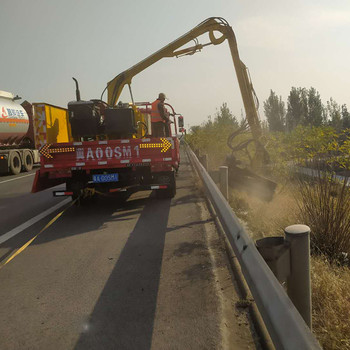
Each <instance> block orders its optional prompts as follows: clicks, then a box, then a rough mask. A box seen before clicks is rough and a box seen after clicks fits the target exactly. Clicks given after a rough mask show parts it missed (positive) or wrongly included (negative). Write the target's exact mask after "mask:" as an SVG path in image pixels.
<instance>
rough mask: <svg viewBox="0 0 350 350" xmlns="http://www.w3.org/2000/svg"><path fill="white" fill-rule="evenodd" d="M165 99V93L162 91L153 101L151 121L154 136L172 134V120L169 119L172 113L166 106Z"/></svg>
mask: <svg viewBox="0 0 350 350" xmlns="http://www.w3.org/2000/svg"><path fill="white" fill-rule="evenodd" d="M165 99H166V96H165V94H163V93H162V92H161V93H160V94H159V95H158V98H157V99H156V100H155V101H154V102H152V111H151V122H152V136H153V137H165V136H170V123H171V121H170V119H169V116H170V114H169V112H168V111H167V109H166V108H165V106H164V101H165Z"/></svg>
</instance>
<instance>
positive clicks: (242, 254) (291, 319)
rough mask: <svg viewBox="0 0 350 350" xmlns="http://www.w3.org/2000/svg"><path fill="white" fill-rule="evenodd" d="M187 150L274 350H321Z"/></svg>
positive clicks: (221, 197)
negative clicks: (238, 264)
mask: <svg viewBox="0 0 350 350" xmlns="http://www.w3.org/2000/svg"><path fill="white" fill-rule="evenodd" d="M186 148H187V151H188V155H189V157H190V159H191V161H192V163H193V165H194V166H195V168H196V170H197V172H198V174H199V176H200V178H201V179H202V181H203V183H204V185H205V187H206V190H207V194H208V196H209V199H210V201H211V202H212V205H213V207H214V208H215V211H216V214H217V215H218V218H219V220H220V222H221V225H222V227H223V229H224V231H225V233H226V235H227V238H228V240H229V242H230V244H231V246H232V248H233V250H234V252H235V255H236V257H237V259H238V261H239V263H240V265H241V269H242V272H243V275H244V277H245V279H246V281H247V284H248V286H249V289H250V291H251V293H252V295H253V297H254V300H255V302H256V304H257V307H258V309H259V312H260V314H261V316H262V318H263V320H264V323H265V325H266V328H267V330H268V332H269V334H270V337H271V339H272V341H273V343H274V346H275V347H276V349H288V350H289V349H290V350H304V349H305V350H309V349H321V347H320V345H319V343H318V342H317V340H316V338H315V336H314V335H313V334H312V332H311V331H310V329H309V328H308V326H307V325H306V323H305V322H304V320H303V318H302V317H301V315H300V314H299V312H298V311H297V309H296V308H295V306H294V305H293V303H292V302H291V300H290V299H289V298H288V296H287V294H286V292H285V291H284V289H283V287H282V286H281V285H280V283H279V282H278V280H277V279H276V277H275V276H274V274H273V273H272V271H271V270H270V268H269V267H268V265H267V264H266V262H265V261H264V259H263V258H262V256H261V255H260V253H259V252H258V250H257V249H256V247H255V244H254V242H253V241H252V239H251V238H250V237H249V235H248V234H247V233H246V232H245V230H244V228H243V227H242V226H241V224H240V223H239V221H238V218H237V217H236V215H235V214H234V213H233V211H232V209H231V207H230V205H229V203H228V202H227V201H226V199H225V197H224V196H223V195H222V193H221V192H220V190H219V189H218V187H217V186H216V184H215V183H214V181H213V180H212V178H211V177H210V175H209V174H208V173H207V171H206V170H205V168H204V167H203V166H202V164H201V163H200V162H199V160H198V158H197V157H196V155H195V154H194V153H193V151H192V150H191V149H190V147H189V146H188V145H187V144H186Z"/></svg>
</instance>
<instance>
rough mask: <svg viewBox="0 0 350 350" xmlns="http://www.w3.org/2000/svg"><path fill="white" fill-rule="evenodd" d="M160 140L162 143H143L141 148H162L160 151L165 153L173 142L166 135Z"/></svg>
mask: <svg viewBox="0 0 350 350" xmlns="http://www.w3.org/2000/svg"><path fill="white" fill-rule="evenodd" d="M160 140H161V141H162V143H142V144H141V145H140V148H162V149H161V150H160V151H161V152H162V153H164V152H166V151H167V150H168V149H169V148H170V147H171V143H170V142H169V141H168V140H167V139H166V138H164V137H161V138H160Z"/></svg>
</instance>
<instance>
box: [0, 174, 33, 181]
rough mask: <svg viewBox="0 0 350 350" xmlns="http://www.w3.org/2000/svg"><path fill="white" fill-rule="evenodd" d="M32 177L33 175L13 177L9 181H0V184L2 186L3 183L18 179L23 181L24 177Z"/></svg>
mask: <svg viewBox="0 0 350 350" xmlns="http://www.w3.org/2000/svg"><path fill="white" fill-rule="evenodd" d="M33 175H35V173H32V174H28V175H24V176H19V177H15V178H14V179H10V180H5V181H0V184H4V183H5V182H10V181H15V180H20V179H23V178H24V177H27V176H33Z"/></svg>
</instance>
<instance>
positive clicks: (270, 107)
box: [264, 90, 286, 131]
mask: <svg viewBox="0 0 350 350" xmlns="http://www.w3.org/2000/svg"><path fill="white" fill-rule="evenodd" d="M264 112H265V116H266V118H267V122H268V124H269V130H270V131H284V128H285V117H286V109H285V106H284V102H283V101H282V97H281V96H280V97H278V96H277V95H276V93H275V92H274V91H272V90H270V96H269V98H268V99H267V100H266V101H265V102H264Z"/></svg>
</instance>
